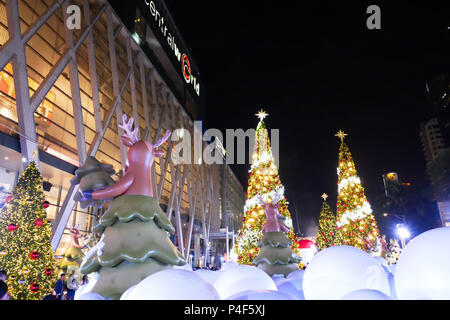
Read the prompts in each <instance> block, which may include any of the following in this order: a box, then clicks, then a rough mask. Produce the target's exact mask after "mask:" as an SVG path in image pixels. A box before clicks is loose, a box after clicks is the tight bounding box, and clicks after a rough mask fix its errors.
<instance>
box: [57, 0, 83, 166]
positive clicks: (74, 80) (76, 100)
mask: <svg viewBox="0 0 450 320" xmlns="http://www.w3.org/2000/svg"><path fill="white" fill-rule="evenodd" d="M68 6H69V0H66V1H64V4H63V17H64V21H67V18H68V16H67V7H68ZM64 36H65V40H66V46H67V49H68V52H69V55H70V59H71V61H70V62H69V78H70V93H71V96H72V108H73V120H74V122H75V137H76V141H77V152H78V162H79V166H81V165H82V164H83V163H84V161H85V160H86V138H85V136H84V121H83V108H82V106H81V96H80V80H79V78H78V65H77V52H76V51H74V50H73V34H72V30H70V29H68V28H64Z"/></svg>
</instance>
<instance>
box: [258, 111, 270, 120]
mask: <svg viewBox="0 0 450 320" xmlns="http://www.w3.org/2000/svg"><path fill="white" fill-rule="evenodd" d="M268 115H269V114H268V113H266V112H265V111H263V109H261V110H260V111H259V112H258V113H257V114H255V116H257V117H258V118H259V121H262V120H264V118H265V117H267V116H268Z"/></svg>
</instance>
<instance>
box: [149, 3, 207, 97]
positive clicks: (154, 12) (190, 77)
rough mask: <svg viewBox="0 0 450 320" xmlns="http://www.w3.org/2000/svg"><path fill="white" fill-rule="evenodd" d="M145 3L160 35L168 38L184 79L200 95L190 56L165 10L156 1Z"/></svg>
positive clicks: (198, 83)
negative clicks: (178, 42)
mask: <svg viewBox="0 0 450 320" xmlns="http://www.w3.org/2000/svg"><path fill="white" fill-rule="evenodd" d="M144 3H145V4H146V5H147V6H148V7H149V11H150V14H151V16H152V17H153V18H154V22H155V23H156V25H157V26H158V29H159V31H160V33H161V34H160V36H162V37H163V38H165V39H166V40H167V44H168V46H169V48H170V49H171V51H172V54H173V57H174V58H175V60H176V61H178V63H179V64H180V69H181V73H182V75H183V78H184V80H185V81H186V83H187V84H190V85H191V86H192V89H193V90H194V91H195V92H196V93H197V95H198V96H200V82H199V81H198V80H197V77H196V76H194V74H193V72H192V68H191V63H190V61H189V57H188V56H187V54H186V53H183V52H182V51H181V50H180V48H181V47H180V46H178V45H177V39H176V38H175V36H176V34H175V32H174V30H171V27H170V25H171V23H168V22H167V21H165V20H164V18H165V17H164V15H163V12H164V11H163V10H161V9H159V8H157V7H156V5H155V1H149V0H144ZM171 31H172V32H171Z"/></svg>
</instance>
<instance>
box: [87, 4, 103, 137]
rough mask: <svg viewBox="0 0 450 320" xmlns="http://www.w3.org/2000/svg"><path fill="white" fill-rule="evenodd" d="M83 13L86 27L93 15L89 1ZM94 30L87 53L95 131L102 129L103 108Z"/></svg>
mask: <svg viewBox="0 0 450 320" xmlns="http://www.w3.org/2000/svg"><path fill="white" fill-rule="evenodd" d="M83 13H84V23H85V26H86V28H87V27H88V26H89V25H90V23H91V16H90V14H91V13H90V11H89V1H88V0H83ZM93 32H94V31H93V30H90V31H89V34H88V36H87V43H86V45H87V53H88V63H89V78H90V85H91V90H92V105H93V107H94V119H95V132H99V131H100V130H102V111H101V110H102V109H101V107H100V95H99V91H98V81H97V64H96V62H95V49H94V34H93Z"/></svg>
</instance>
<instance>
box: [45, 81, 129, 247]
mask: <svg viewBox="0 0 450 320" xmlns="http://www.w3.org/2000/svg"><path fill="white" fill-rule="evenodd" d="M130 74H131V72H128V75H127V77H126V79H125V81H124V83H123V84H122V88H121V89H120V95H121V94H122V92H123V90H124V89H125V85H126V83H127V81H128V78H129V77H130ZM120 95H119V96H116V98H115V100H114V103H113V105H112V106H111V108H110V109H109V110H108V112H107V113H106V115H105V121H104V123H103V124H102V130H101V131H100V132H97V133H96V134H95V136H94V139H93V140H92V143H91V146H90V147H89V150H88V152H87V155H88V156H95V154H96V153H97V150H98V148H99V147H100V143H101V141H102V139H103V137H104V135H105V132H106V130H107V129H108V126H109V124H110V123H111V120H112V118H113V115H114V112H115V110H116V108H117V106H118V105H119V99H120ZM78 187H79V185H70V187H69V190H68V191H67V194H66V197H65V198H64V202H63V204H62V206H61V209H59V211H58V213H57V215H56V217H55V220H54V221H53V224H52V238H51V245H52V249H53V251H56V249H57V248H58V244H59V242H60V241H61V238H62V235H63V233H64V229H65V228H66V225H67V222H68V221H69V219H70V214H71V213H72V210H73V207H74V205H75V200H73V196H74V195H75V193H77V192H78Z"/></svg>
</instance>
